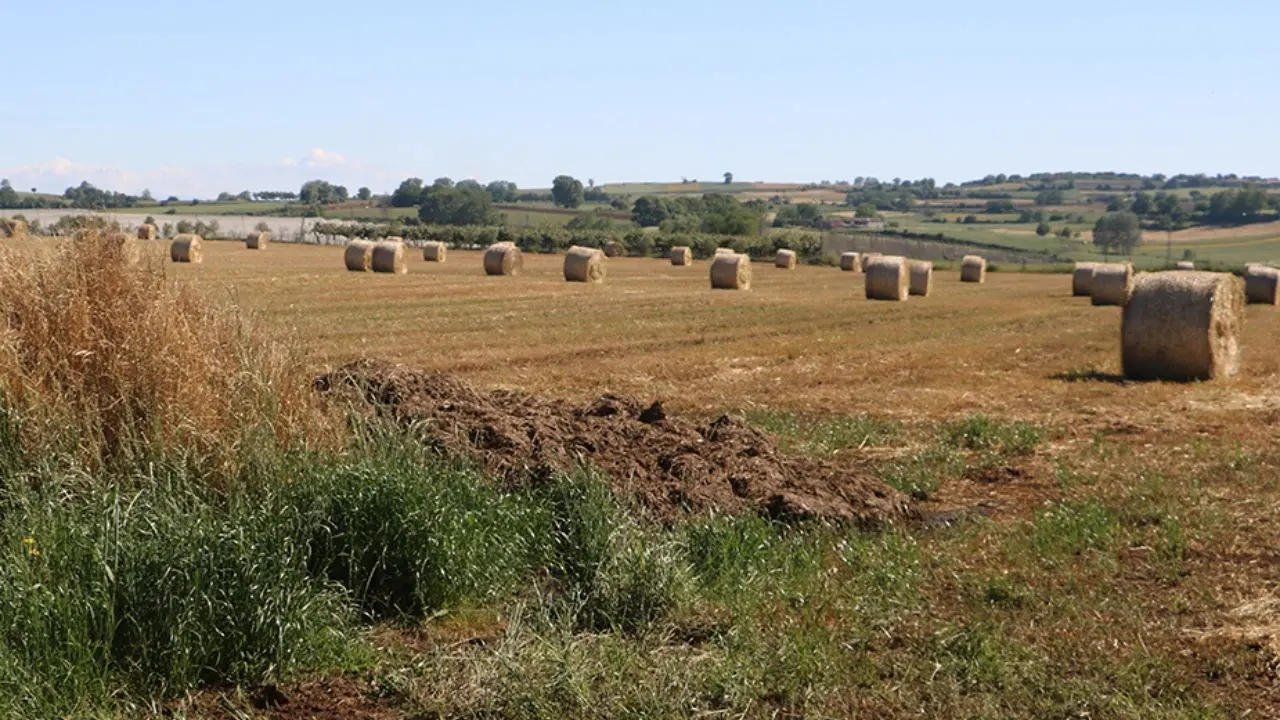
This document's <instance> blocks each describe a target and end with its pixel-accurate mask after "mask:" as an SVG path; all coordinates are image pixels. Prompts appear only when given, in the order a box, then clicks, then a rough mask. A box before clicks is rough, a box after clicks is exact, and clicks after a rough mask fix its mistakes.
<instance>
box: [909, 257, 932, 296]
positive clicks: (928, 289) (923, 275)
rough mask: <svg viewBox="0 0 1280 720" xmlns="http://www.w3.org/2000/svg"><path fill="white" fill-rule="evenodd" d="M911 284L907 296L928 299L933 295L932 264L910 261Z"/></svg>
mask: <svg viewBox="0 0 1280 720" xmlns="http://www.w3.org/2000/svg"><path fill="white" fill-rule="evenodd" d="M910 265H911V273H910V274H911V282H910V286H909V287H908V288H907V291H908V294H910V295H919V296H920V297H928V296H929V295H931V294H933V263H931V262H929V261H928V260H912V261H911V262H910Z"/></svg>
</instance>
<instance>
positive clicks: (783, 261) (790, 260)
mask: <svg viewBox="0 0 1280 720" xmlns="http://www.w3.org/2000/svg"><path fill="white" fill-rule="evenodd" d="M796 261H797V257H796V251H795V250H779V251H778V257H776V258H774V261H773V266H774V267H777V268H782V269H783V270H795V269H796Z"/></svg>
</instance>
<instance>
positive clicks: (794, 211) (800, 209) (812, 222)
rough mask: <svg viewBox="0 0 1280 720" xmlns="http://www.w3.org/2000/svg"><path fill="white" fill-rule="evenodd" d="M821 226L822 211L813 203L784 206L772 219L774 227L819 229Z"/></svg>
mask: <svg viewBox="0 0 1280 720" xmlns="http://www.w3.org/2000/svg"><path fill="white" fill-rule="evenodd" d="M821 224H822V209H821V208H819V207H818V206H817V205H816V204H814V203H796V204H794V205H784V206H782V207H781V208H779V210H778V214H777V217H775V218H774V221H773V225H774V227H813V228H816V227H819V226H821Z"/></svg>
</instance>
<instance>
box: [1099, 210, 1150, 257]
mask: <svg viewBox="0 0 1280 720" xmlns="http://www.w3.org/2000/svg"><path fill="white" fill-rule="evenodd" d="M1141 242H1142V223H1141V222H1140V221H1139V220H1138V216H1137V215H1134V214H1133V213H1131V212H1110V213H1107V214H1106V215H1103V216H1102V217H1100V218H1098V222H1097V223H1096V224H1095V225H1094V226H1093V244H1094V245H1097V246H1098V247H1099V248H1101V249H1102V252H1103V253H1104V254H1105V253H1110V252H1116V253H1123V254H1125V255H1132V254H1133V249H1134V248H1135V247H1137V246H1138V244H1139V243H1141Z"/></svg>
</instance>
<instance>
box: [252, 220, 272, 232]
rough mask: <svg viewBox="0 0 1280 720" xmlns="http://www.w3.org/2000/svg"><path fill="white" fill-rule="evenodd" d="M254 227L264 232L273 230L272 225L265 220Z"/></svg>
mask: <svg viewBox="0 0 1280 720" xmlns="http://www.w3.org/2000/svg"><path fill="white" fill-rule="evenodd" d="M253 229H254V230H257V231H258V232H264V233H269V232H271V226H270V225H268V224H266V223H265V222H260V223H258V224H257V225H254V226H253Z"/></svg>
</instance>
